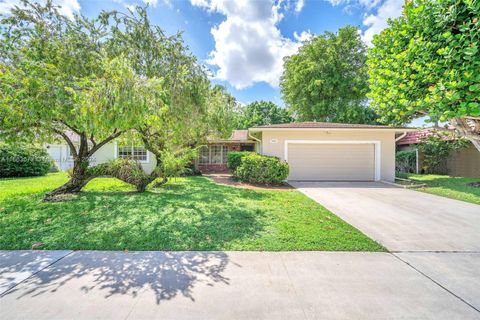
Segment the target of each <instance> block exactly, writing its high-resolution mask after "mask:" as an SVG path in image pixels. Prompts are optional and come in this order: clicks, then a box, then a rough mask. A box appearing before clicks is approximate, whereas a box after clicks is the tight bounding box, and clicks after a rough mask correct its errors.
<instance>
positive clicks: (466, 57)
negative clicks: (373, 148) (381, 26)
mask: <svg viewBox="0 0 480 320" xmlns="http://www.w3.org/2000/svg"><path fill="white" fill-rule="evenodd" d="M373 45H374V47H373V48H371V49H370V52H369V55H368V62H367V63H368V66H369V75H370V80H369V84H370V90H371V92H370V94H369V96H370V98H371V105H372V107H373V108H374V109H375V110H376V112H377V113H378V114H379V116H380V117H381V119H382V121H384V122H388V123H393V124H405V123H408V122H410V121H411V120H412V119H414V118H416V117H419V116H428V118H429V120H430V121H432V122H437V121H442V122H446V121H449V122H450V123H451V124H453V125H455V126H456V127H457V129H458V130H459V132H460V133H462V135H464V136H466V137H468V138H469V139H470V140H471V141H472V142H474V144H476V146H477V148H478V149H479V150H480V144H479V142H478V141H479V139H480V137H479V133H480V128H479V124H478V120H480V118H478V117H480V73H479V70H480V50H479V45H480V2H479V1H473V0H465V1H457V0H416V1H409V2H407V3H406V5H405V7H404V13H403V15H402V16H401V17H399V18H397V19H395V20H390V21H389V27H388V28H386V29H385V30H383V31H382V32H381V33H380V34H379V35H377V36H375V37H374V39H373ZM475 141H477V142H475Z"/></svg>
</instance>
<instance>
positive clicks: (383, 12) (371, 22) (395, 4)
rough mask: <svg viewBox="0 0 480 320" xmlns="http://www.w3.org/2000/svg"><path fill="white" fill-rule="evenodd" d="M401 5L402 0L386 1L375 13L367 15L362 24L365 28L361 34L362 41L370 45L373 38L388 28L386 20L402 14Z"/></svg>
mask: <svg viewBox="0 0 480 320" xmlns="http://www.w3.org/2000/svg"><path fill="white" fill-rule="evenodd" d="M403 4H404V0H386V1H384V2H383V3H382V4H381V5H380V6H379V7H378V9H377V10H376V13H374V14H369V15H367V16H366V17H365V18H364V19H363V24H364V25H365V26H366V27H367V30H365V32H363V34H362V38H363V41H365V42H366V43H367V44H368V45H371V43H372V40H373V36H374V35H376V34H378V33H380V32H381V31H382V30H383V29H385V28H386V27H387V26H388V24H387V22H388V19H390V18H396V17H399V16H400V15H401V14H402V6H403Z"/></svg>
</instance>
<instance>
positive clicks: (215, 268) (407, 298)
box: [0, 251, 480, 319]
mask: <svg viewBox="0 0 480 320" xmlns="http://www.w3.org/2000/svg"><path fill="white" fill-rule="evenodd" d="M419 254H420V253H411V254H409V253H401V254H398V255H393V254H390V253H354V252H279V253H275V252H128V253H124V252H105V251H76V252H71V251H34V252H32V251H0V289H1V290H3V291H4V293H3V296H2V297H1V298H0V312H1V313H0V315H1V318H2V319H20V318H28V319H65V318H68V319H92V318H101V319H372V318H377V319H385V318H395V319H398V318H415V319H480V313H479V312H478V311H477V310H476V309H479V308H480V289H479V287H480V286H479V284H480V283H479V281H480V280H479V279H478V278H479V277H478V271H477V270H476V266H478V261H479V259H480V254H474V253H470V254H462V253H448V254H449V255H450V257H447V256H443V257H444V258H441V257H440V258H438V256H435V257H429V258H428V259H437V260H436V264H435V267H432V266H429V264H428V263H426V262H427V261H429V260H428V259H427V260H425V259H424V258H423V256H419ZM425 254H431V255H432V253H425ZM452 255H456V256H452ZM442 259H443V260H442ZM452 261H457V262H459V263H460V264H457V265H456V267H455V268H453V269H452V268H451V267H452V266H453V265H452ZM407 262H408V263H410V264H411V265H412V266H413V267H412V266H410V265H409V264H407ZM462 263H464V265H465V266H466V267H463V268H462V266H461V264H462ZM468 266H470V268H471V269H469V267H468ZM427 267H429V268H430V269H429V270H428V268H427ZM437 267H438V268H439V269H435V268H437ZM449 268H450V269H449ZM420 269H422V270H423V271H420ZM455 269H456V270H457V271H458V272H459V273H458V276H457V273H454V274H453V273H452V272H451V270H455ZM449 270H450V271H449ZM457 271H455V272H457ZM8 288H10V290H9V291H7V292H5V290H8Z"/></svg>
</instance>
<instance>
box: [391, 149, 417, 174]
mask: <svg viewBox="0 0 480 320" xmlns="http://www.w3.org/2000/svg"><path fill="white" fill-rule="evenodd" d="M416 170H417V152H416V151H415V150H408V151H398V152H397V153H396V154H395V171H396V172H401V173H415V172H416Z"/></svg>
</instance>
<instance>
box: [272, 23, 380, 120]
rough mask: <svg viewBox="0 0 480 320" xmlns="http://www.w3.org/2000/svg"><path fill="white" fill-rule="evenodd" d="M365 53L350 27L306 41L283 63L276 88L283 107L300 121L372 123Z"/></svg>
mask: <svg viewBox="0 0 480 320" xmlns="http://www.w3.org/2000/svg"><path fill="white" fill-rule="evenodd" d="M366 52H367V48H366V46H365V44H364V43H363V42H362V40H361V39H360V34H359V32H358V29H357V28H355V27H352V26H346V27H343V28H341V29H339V30H338V32H337V33H332V32H326V33H324V34H322V35H319V36H316V37H313V38H312V39H310V40H308V41H306V42H305V43H304V44H303V45H302V47H300V49H299V52H298V53H297V54H294V55H292V56H288V57H286V58H285V61H284V72H283V75H282V77H281V82H280V87H281V91H282V95H283V99H284V101H285V103H286V105H287V107H288V108H289V109H290V111H291V112H292V113H294V114H295V115H296V117H297V118H298V120H301V121H313V120H316V121H328V122H345V123H374V122H375V118H376V116H375V114H374V112H373V111H372V110H371V109H370V108H369V107H368V103H367V98H366V93H367V91H368V84H367V66H366Z"/></svg>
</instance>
